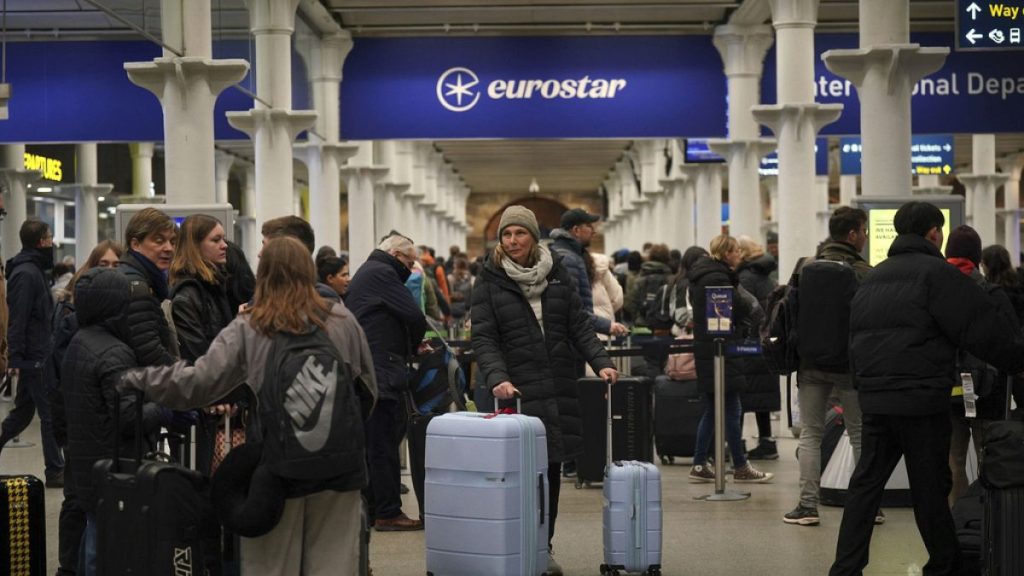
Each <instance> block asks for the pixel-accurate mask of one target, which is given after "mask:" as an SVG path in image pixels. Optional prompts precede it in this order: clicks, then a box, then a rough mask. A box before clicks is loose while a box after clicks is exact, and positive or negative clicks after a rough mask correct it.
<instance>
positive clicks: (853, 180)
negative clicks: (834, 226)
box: [839, 174, 857, 206]
mask: <svg viewBox="0 0 1024 576" xmlns="http://www.w3.org/2000/svg"><path fill="white" fill-rule="evenodd" d="M856 197H857V175H856V174H843V175H842V176H840V177H839V203H840V204H842V205H843V206H850V205H852V204H853V199H854V198H856Z"/></svg>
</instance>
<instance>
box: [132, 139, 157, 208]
mask: <svg viewBox="0 0 1024 576" xmlns="http://www.w3.org/2000/svg"><path fill="white" fill-rule="evenodd" d="M153 148H154V146H153V143H152V142H133V143H131V144H129V145H128V151H129V153H130V154H131V157H132V196H135V197H137V198H152V197H153Z"/></svg>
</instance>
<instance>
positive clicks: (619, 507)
mask: <svg viewBox="0 0 1024 576" xmlns="http://www.w3.org/2000/svg"><path fill="white" fill-rule="evenodd" d="M609 387H610V388H611V389H614V388H615V387H614V386H609ZM609 392H610V390H609ZM612 396H613V395H612V394H609V402H608V406H607V410H606V425H605V428H606V434H607V436H608V439H607V441H606V445H607V446H614V442H613V438H612V437H613V436H614V435H613V430H612V428H613V426H612V424H613V415H612V403H611V400H610V399H611V398H612ZM605 458H606V466H605V476H604V488H603V489H604V508H603V510H602V513H601V518H602V524H603V528H604V530H603V532H604V564H602V565H601V574H611V575H614V576H617V575H618V574H620V573H622V572H626V573H641V574H645V575H647V576H659V575H660V574H661V541H662V537H661V474H660V473H659V471H658V467H657V466H655V465H654V464H651V463H650V462H638V461H635V460H625V461H612V457H611V453H610V452H608V453H607V454H606V457H605Z"/></svg>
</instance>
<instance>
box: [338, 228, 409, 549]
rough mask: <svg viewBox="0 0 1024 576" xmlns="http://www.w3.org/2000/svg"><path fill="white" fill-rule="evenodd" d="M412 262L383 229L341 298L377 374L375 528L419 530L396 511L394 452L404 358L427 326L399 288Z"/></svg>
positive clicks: (405, 243) (372, 428) (400, 431)
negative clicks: (361, 334) (366, 345)
mask: <svg viewBox="0 0 1024 576" xmlns="http://www.w3.org/2000/svg"><path fill="white" fill-rule="evenodd" d="M415 262H416V247H415V245H414V244H413V242H412V240H410V239H409V238H407V237H405V236H402V235H401V234H399V233H397V232H392V233H390V234H388V236H387V237H385V238H384V239H383V240H382V241H381V243H380V245H378V247H377V249H376V250H374V251H373V252H371V253H370V256H369V258H367V259H366V262H365V263H363V265H362V266H360V267H359V270H358V271H357V272H356V274H355V276H353V277H352V283H351V284H349V287H348V294H347V295H346V302H345V304H346V305H347V306H348V308H349V310H351V311H352V313H353V314H355V315H356V319H358V320H359V324H360V326H362V327H363V331H364V332H365V333H366V340H367V341H368V342H369V344H370V351H371V353H372V354H373V368H374V371H375V372H376V374H377V386H378V389H379V396H378V399H377V406H376V408H375V409H374V411H373V413H372V414H371V415H370V418H369V420H367V421H366V459H367V465H368V466H369V471H370V486H369V488H368V489H367V491H366V495H367V501H368V503H369V515H370V521H371V523H372V524H373V525H374V527H375V528H376V529H377V530H378V531H397V530H422V529H423V521H422V520H414V519H412V518H409V517H408V516H406V515H405V514H404V513H403V512H402V497H401V493H400V485H401V464H400V463H399V455H398V449H399V444H400V443H401V440H402V437H403V436H405V428H406V413H405V410H404V409H403V399H404V397H403V394H405V390H406V387H407V378H408V374H407V366H408V361H409V358H410V357H411V356H412V355H413V354H415V353H416V350H417V348H418V347H419V345H420V342H421V341H422V340H423V335H424V334H425V333H426V331H427V321H426V318H425V317H424V316H423V312H422V311H421V310H420V307H419V305H418V304H417V303H416V301H415V300H414V299H413V297H412V294H411V293H410V292H409V290H407V289H406V287H405V281H406V280H407V279H408V278H409V274H410V273H411V271H412V267H413V265H414V264H415Z"/></svg>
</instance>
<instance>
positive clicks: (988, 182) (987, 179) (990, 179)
mask: <svg viewBox="0 0 1024 576" xmlns="http://www.w3.org/2000/svg"><path fill="white" fill-rule="evenodd" d="M1009 179H1010V175H1009V174H959V175H957V180H959V181H961V182H963V184H964V186H966V187H967V188H968V189H970V188H973V187H975V186H991V187H992V188H998V187H1000V186H1002V185H1003V184H1006V182H1007V180H1009Z"/></svg>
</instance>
